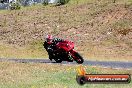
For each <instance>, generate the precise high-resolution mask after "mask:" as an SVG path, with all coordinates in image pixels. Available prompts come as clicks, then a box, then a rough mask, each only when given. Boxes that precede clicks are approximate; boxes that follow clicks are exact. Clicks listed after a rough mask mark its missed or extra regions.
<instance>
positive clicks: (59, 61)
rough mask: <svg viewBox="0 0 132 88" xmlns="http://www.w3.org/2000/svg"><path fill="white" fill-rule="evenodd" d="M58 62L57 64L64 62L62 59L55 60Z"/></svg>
mask: <svg viewBox="0 0 132 88" xmlns="http://www.w3.org/2000/svg"><path fill="white" fill-rule="evenodd" d="M54 60H55V61H56V63H61V62H62V60H61V59H54Z"/></svg>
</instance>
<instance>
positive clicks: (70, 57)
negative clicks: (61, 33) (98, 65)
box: [48, 40, 84, 64]
mask: <svg viewBox="0 0 132 88" xmlns="http://www.w3.org/2000/svg"><path fill="white" fill-rule="evenodd" d="M48 50H50V51H51V52H52V55H51V54H50V57H51V58H53V59H54V60H55V61H56V62H57V63H61V62H62V61H69V62H73V61H76V62H77V63H78V64H82V63H83V62H84V59H83V57H82V56H81V55H80V54H79V53H78V52H76V51H75V50H74V42H71V41H66V40H65V41H62V42H58V43H57V44H56V45H52V44H51V45H50V46H49V47H48Z"/></svg>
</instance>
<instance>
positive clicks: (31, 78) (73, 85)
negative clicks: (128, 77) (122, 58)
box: [0, 62, 132, 88]
mask: <svg viewBox="0 0 132 88" xmlns="http://www.w3.org/2000/svg"><path fill="white" fill-rule="evenodd" d="M77 67H78V65H74V66H73V65H67V66H66V65H60V64H56V65H53V64H42V63H38V64H33V63H29V64H24V63H11V62H0V73H1V75H0V88H18V87H19V88H51V87H52V88H80V87H82V88H93V87H96V88H111V87H112V88H124V87H125V88H131V86H132V82H131V83H130V84H85V85H84V86H80V85H78V84H77V82H76V80H75V79H76V74H77V73H76V68H77ZM85 68H86V70H87V73H91V74H99V73H100V74H101V73H103V74H105V73H106V74H108V73H109V74H123V73H124V74H125V73H127V74H128V73H129V74H132V71H131V70H113V69H102V68H100V67H98V68H97V67H91V66H85Z"/></svg>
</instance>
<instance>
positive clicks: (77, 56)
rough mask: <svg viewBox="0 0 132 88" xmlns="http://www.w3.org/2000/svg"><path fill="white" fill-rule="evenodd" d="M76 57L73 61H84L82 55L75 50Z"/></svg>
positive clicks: (80, 62) (79, 62)
mask: <svg viewBox="0 0 132 88" xmlns="http://www.w3.org/2000/svg"><path fill="white" fill-rule="evenodd" d="M74 56H75V57H76V59H75V61H76V62H77V63H78V64H82V63H83V62H84V59H83V57H82V56H81V55H80V54H79V53H78V52H75V55H74Z"/></svg>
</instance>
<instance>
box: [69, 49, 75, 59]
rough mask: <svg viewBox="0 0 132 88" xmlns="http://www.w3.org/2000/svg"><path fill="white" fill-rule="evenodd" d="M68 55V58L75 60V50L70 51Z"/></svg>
mask: <svg viewBox="0 0 132 88" xmlns="http://www.w3.org/2000/svg"><path fill="white" fill-rule="evenodd" d="M69 53H70V56H71V57H72V58H73V60H75V59H76V57H75V53H76V51H75V50H71V51H70V52H69Z"/></svg>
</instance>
